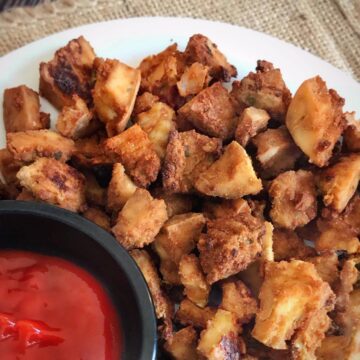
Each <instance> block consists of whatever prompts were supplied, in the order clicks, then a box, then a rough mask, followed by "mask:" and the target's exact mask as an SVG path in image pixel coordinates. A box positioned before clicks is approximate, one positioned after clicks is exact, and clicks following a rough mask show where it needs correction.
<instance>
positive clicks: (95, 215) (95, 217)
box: [83, 207, 111, 232]
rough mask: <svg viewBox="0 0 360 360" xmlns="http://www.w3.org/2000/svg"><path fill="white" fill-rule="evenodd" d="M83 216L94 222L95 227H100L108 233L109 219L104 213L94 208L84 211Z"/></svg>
mask: <svg viewBox="0 0 360 360" xmlns="http://www.w3.org/2000/svg"><path fill="white" fill-rule="evenodd" d="M83 216H84V217H85V218H86V219H88V220H90V221H92V222H94V223H95V224H96V225H98V226H100V227H102V228H103V229H104V230H106V231H109V232H110V230H111V226H110V218H109V216H108V215H107V214H106V213H105V212H104V211H102V210H100V209H98V208H96V207H89V208H88V209H86V210H85V211H84V213H83Z"/></svg>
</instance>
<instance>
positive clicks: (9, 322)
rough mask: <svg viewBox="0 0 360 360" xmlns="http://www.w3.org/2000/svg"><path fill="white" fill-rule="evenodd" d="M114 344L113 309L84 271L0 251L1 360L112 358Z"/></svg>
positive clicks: (115, 352)
mask: <svg viewBox="0 0 360 360" xmlns="http://www.w3.org/2000/svg"><path fill="white" fill-rule="evenodd" d="M120 340H121V339H120V330H119V323H118V319H117V315H116V313H115V309H114V307H113V305H112V303H111V301H110V299H109V297H108V296H107V294H106V292H105V290H104V289H103V288H102V286H101V285H100V283H99V282H98V281H97V280H96V279H95V278H94V277H93V276H92V275H91V274H89V273H88V272H87V271H85V270H83V269H82V268H80V267H78V266H76V265H75V264H73V263H71V262H69V261H66V260H64V259H61V258H57V257H52V256H45V255H40V254H35V253H31V252H22V251H15V250H9V251H0V359H1V360H113V359H114V360H115V359H116V360H118V359H119V357H120V343H121V341H120Z"/></svg>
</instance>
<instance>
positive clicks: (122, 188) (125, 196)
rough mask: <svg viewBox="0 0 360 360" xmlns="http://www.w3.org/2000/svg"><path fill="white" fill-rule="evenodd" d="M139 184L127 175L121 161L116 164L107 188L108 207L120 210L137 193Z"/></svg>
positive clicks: (112, 209)
mask: <svg viewBox="0 0 360 360" xmlns="http://www.w3.org/2000/svg"><path fill="white" fill-rule="evenodd" d="M136 189H137V186H136V185H135V184H134V183H133V182H132V180H131V179H130V178H129V176H127V175H126V173H125V169H124V167H123V166H122V165H121V164H120V163H116V164H114V167H113V170H112V176H111V180H110V183H109V187H108V190H107V208H108V209H109V210H111V211H119V210H121V209H122V207H123V206H124V205H125V204H126V202H127V201H128V200H129V199H130V197H131V196H132V195H133V194H134V193H135V191H136Z"/></svg>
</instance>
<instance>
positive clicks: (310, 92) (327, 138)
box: [286, 76, 345, 167]
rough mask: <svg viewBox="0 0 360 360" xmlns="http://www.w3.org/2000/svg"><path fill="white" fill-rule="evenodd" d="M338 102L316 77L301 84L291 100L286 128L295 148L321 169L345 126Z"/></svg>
mask: <svg viewBox="0 0 360 360" xmlns="http://www.w3.org/2000/svg"><path fill="white" fill-rule="evenodd" d="M343 105H344V99H342V98H341V97H340V96H339V95H338V94H337V92H336V91H335V90H332V89H330V90H328V89H327V87H326V83H325V82H324V81H323V80H322V79H321V78H320V77H319V76H316V77H314V78H311V79H309V80H306V81H304V82H303V83H302V84H301V86H300V87H299V89H298V90H297V92H296V94H295V96H294V98H293V99H292V101H291V103H290V106H289V110H288V112H287V115H286V126H287V128H288V129H289V132H290V134H291V136H292V137H293V139H294V141H295V143H296V144H297V145H298V146H299V148H300V149H301V150H302V151H303V152H304V153H305V154H306V155H307V156H308V157H309V161H310V162H311V163H313V164H315V165H317V166H320V167H322V166H325V165H326V164H327V163H328V161H329V159H330V157H331V155H332V151H333V149H334V146H335V144H336V142H337V141H338V139H339V137H340V135H341V133H342V132H343V130H344V127H345V121H344V117H343V112H342V107H343Z"/></svg>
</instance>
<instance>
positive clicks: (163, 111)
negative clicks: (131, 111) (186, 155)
mask: <svg viewBox="0 0 360 360" xmlns="http://www.w3.org/2000/svg"><path fill="white" fill-rule="evenodd" d="M174 119H175V111H174V110H173V109H172V108H171V107H170V106H168V105H166V104H164V103H162V102H157V103H155V104H154V105H153V106H152V107H151V109H150V110H148V111H146V112H142V113H140V114H138V115H137V117H136V122H137V124H139V125H140V126H141V128H142V129H143V130H144V131H145V132H146V133H147V134H148V136H149V139H150V141H151V142H152V144H153V146H154V149H155V151H156V153H157V155H158V156H159V158H160V159H163V158H164V157H165V152H166V147H167V144H168V141H169V134H170V131H172V130H174V128H175V122H174Z"/></svg>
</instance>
